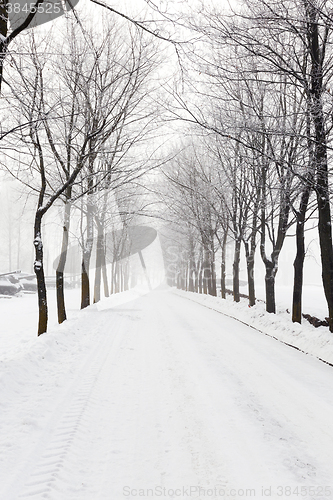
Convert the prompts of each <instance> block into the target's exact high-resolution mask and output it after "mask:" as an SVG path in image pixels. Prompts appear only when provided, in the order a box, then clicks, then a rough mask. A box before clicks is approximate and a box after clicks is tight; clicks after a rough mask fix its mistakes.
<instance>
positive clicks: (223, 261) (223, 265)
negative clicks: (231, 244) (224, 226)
mask: <svg viewBox="0 0 333 500" xmlns="http://www.w3.org/2000/svg"><path fill="white" fill-rule="evenodd" d="M227 238H228V232H227V231H225V232H224V235H223V240H222V247H221V250H222V252H221V253H222V254H221V297H222V299H225V298H226V285H225V277H226V276H225V274H226V250H227Z"/></svg>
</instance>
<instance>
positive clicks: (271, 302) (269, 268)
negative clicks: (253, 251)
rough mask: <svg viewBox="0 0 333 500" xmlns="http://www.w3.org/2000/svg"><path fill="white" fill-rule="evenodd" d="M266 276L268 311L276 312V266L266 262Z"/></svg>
mask: <svg viewBox="0 0 333 500" xmlns="http://www.w3.org/2000/svg"><path fill="white" fill-rule="evenodd" d="M265 267H266V275H265V287H266V311H267V312H269V313H274V314H275V312H276V306H275V276H276V268H275V266H274V264H273V263H272V262H270V261H266V263H265Z"/></svg>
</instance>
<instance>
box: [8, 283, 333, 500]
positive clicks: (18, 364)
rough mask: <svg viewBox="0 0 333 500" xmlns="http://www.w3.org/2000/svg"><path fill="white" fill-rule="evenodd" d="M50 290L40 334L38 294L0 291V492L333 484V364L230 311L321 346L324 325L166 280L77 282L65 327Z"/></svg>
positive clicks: (13, 495) (222, 494)
mask: <svg viewBox="0 0 333 500" xmlns="http://www.w3.org/2000/svg"><path fill="white" fill-rule="evenodd" d="M54 295H55V294H54V293H49V303H50V328H49V332H48V333H47V334H44V335H42V336H40V337H39V338H37V336H36V322H37V318H36V306H34V304H35V303H36V302H37V297H36V294H31V295H25V296H23V297H18V298H16V297H14V298H13V299H11V300H6V301H0V312H1V314H2V318H4V319H3V322H2V325H1V333H0V335H1V346H2V347H1V356H0V390H1V400H0V408H1V411H0V498H1V499H4V500H18V499H21V498H27V499H38V500H42V499H49V500H60V499H64V500H88V499H89V500H111V499H112V500H113V499H115V500H121V499H122V498H130V499H133V498H153V499H157V498H174V499H175V498H181V499H185V498H191V499H197V500H198V499H199V500H204V499H206V498H214V499H219V498H237V499H238V498H264V497H265V496H266V497H269V498H272V499H278V498H283V499H285V498H287V497H288V498H291V499H296V498H299V497H302V498H306V499H310V498H311V499H312V500H314V499H318V498H324V497H326V498H329V497H330V496H332V494H333V491H332V479H333V473H332V471H333V449H332V446H331V441H332V436H333V401H332V390H333V368H332V367H330V366H328V365H327V364H324V363H322V362H320V361H319V360H317V359H316V358H315V357H314V356H309V355H305V354H303V353H302V352H300V351H297V350H295V349H292V348H290V347H288V346H286V345H284V344H283V343H281V342H278V341H276V340H274V339H273V338H271V337H270V336H269V335H265V334H263V333H261V332H259V331H257V330H256V329H254V328H250V327H248V326H246V325H244V324H243V323H241V322H240V321H237V320H235V319H232V318H230V317H227V316H226V315H225V314H221V312H220V309H221V311H222V308H224V310H225V311H226V312H227V314H229V315H234V316H236V315H238V316H239V319H242V321H243V320H246V322H248V323H249V322H253V325H254V326H255V327H256V326H260V329H261V330H262V331H264V330H267V331H268V333H270V334H271V335H272V334H273V335H274V336H276V337H277V336H278V335H280V333H281V332H282V335H283V339H284V338H288V339H289V340H290V339H292V340H293V341H296V340H297V341H301V342H303V343H305V342H308V351H309V352H310V351H311V353H312V351H313V350H315V345H316V344H317V345H319V346H320V349H321V352H322V351H323V344H324V342H323V339H324V338H325V339H326V336H325V335H326V334H327V329H326V330H325V329H323V328H320V329H314V328H313V327H312V326H311V325H307V324H306V323H304V324H303V325H302V326H297V327H295V328H296V330H294V325H292V326H290V319H289V321H287V318H285V317H284V315H283V314H281V315H280V314H279V315H277V317H273V315H267V314H265V313H264V311H263V310H262V308H261V305H258V306H256V307H254V308H251V309H249V308H248V307H247V306H246V304H245V303H241V304H238V305H237V304H233V303H232V301H230V300H228V301H222V299H217V298H212V297H206V296H205V297H204V296H199V295H194V294H190V293H187V292H180V291H177V290H174V289H168V288H166V287H165V288H163V287H160V288H159V289H157V290H154V291H153V292H150V293H148V291H147V290H144V289H141V290H140V289H136V290H132V291H129V292H124V293H121V294H117V295H115V296H112V297H111V298H109V299H103V300H102V301H101V302H100V303H98V304H95V305H93V306H90V307H89V308H87V309H85V310H84V311H79V310H78V307H79V291H78V290H68V291H67V294H66V295H67V300H68V302H69V308H68V313H69V314H68V316H69V319H68V320H67V321H66V322H64V323H63V324H62V325H57V324H56V318H55V311H54ZM19 309H20V310H21V316H20V317H19V315H18V314H17V312H16V313H15V311H18V310H19ZM214 309H218V310H214ZM286 314H287V313H286ZM269 325H271V326H269ZM322 330H323V331H322ZM324 330H325V332H326V334H325V335H324ZM310 333H312V337H313V339H312V341H310V340H309V338H310ZM328 335H329V334H328ZM327 346H328V347H326V349H327V352H326V354H325V355H327V356H330V355H331V354H330V353H331V344H330V342H328V343H327ZM301 488H302V489H301ZM325 488H326V489H325Z"/></svg>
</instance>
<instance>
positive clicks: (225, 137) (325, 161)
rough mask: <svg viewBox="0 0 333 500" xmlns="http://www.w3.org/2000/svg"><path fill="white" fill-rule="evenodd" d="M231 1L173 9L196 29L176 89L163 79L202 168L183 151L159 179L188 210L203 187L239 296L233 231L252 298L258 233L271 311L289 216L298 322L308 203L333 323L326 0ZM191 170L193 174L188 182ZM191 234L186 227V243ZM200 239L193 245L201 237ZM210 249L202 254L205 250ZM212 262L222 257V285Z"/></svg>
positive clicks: (331, 13)
mask: <svg viewBox="0 0 333 500" xmlns="http://www.w3.org/2000/svg"><path fill="white" fill-rule="evenodd" d="M234 9H235V10H233V11H230V9H229V10H228V11H222V10H221V9H220V8H213V7H205V5H202V6H201V9H200V11H197V12H195V13H194V12H193V15H192V16H191V15H189V16H188V18H187V19H186V20H185V18H184V20H183V23H184V24H186V26H187V27H188V28H189V29H190V30H192V32H193V31H194V32H195V33H197V34H199V35H200V39H199V41H198V42H196V43H195V42H192V45H191V47H192V50H191V51H190V50H189V51H188V54H187V55H188V59H187V66H186V70H187V74H188V76H189V78H188V79H186V78H185V80H184V81H183V82H182V86H181V89H180V90H179V91H177V90H174V89H171V90H170V93H171V94H172V96H173V98H174V103H173V107H172V108H171V109H170V110H169V111H170V117H171V118H173V119H181V120H183V121H185V122H188V123H189V124H192V126H193V127H194V128H192V131H191V134H192V135H193V134H195V135H197V134H200V132H199V131H200V130H201V134H202V135H203V136H205V138H204V140H203V142H202V144H203V143H204V146H202V144H201V145H200V146H199V148H197V149H198V150H199V151H200V156H201V158H204V163H205V169H206V170H207V169H208V171H209V174H207V172H206V173H205V174H204V175H203V168H202V166H201V165H199V163H198V162H195V161H194V162H191V168H193V169H194V171H193V173H192V177H191V176H190V174H189V173H188V167H187V166H186V163H188V160H184V159H182V160H181V162H182V164H183V165H182V168H181V171H182V174H181V175H182V178H181V177H180V173H179V169H178V170H177V168H176V167H175V166H173V167H171V172H172V173H171V174H170V175H169V182H172V183H173V185H174V186H176V185H177V186H178V188H179V192H181V193H182V196H181V197H180V202H181V201H182V198H184V193H185V192H186V193H187V196H186V200H185V201H184V202H183V204H184V203H185V205H184V207H186V210H187V211H188V210H190V211H191V209H189V206H192V201H191V197H192V196H193V195H195V197H196V198H197V201H198V202H199V203H200V201H199V200H200V198H201V197H202V196H204V198H205V202H206V204H207V205H208V206H209V207H210V214H214V222H213V223H211V222H210V215H209V216H208V217H207V218H206V223H207V225H208V227H209V230H210V231H211V234H214V240H216V241H217V242H223V239H224V238H225V237H226V231H227V230H228V231H229V235H231V236H232V238H233V239H234V243H235V256H234V264H233V289H234V298H235V300H239V279H238V273H239V250H240V246H241V242H242V243H243V244H244V247H245V252H246V257H247V266H248V283H249V296H250V305H253V304H254V298H255V292H254V280H253V273H254V264H253V263H254V252H255V250H256V246H257V243H259V250H260V255H261V258H262V261H263V263H264V265H265V269H266V275H265V285H266V308H267V311H269V312H273V313H274V312H275V289H274V287H275V277H276V273H277V271H278V261H279V255H280V252H281V249H282V247H283V244H284V241H285V237H286V233H287V231H288V229H289V228H290V227H291V225H293V224H295V225H296V247H297V252H296V258H295V261H294V292H293V309H292V319H293V321H297V322H301V313H302V310H301V299H302V283H303V263H304V257H305V246H304V226H305V222H306V220H307V218H308V217H309V216H310V215H311V214H312V213H313V211H314V210H315V211H316V214H317V216H318V235H319V244H320V251H321V266H322V280H323V287H324V292H325V296H326V300H327V304H328V316H329V328H330V331H333V247H332V230H331V208H330V185H329V157H330V152H331V148H330V138H331V130H332V105H333V100H332V95H331V85H332V70H333V65H332V63H333V59H332V55H333V53H332V20H333V7H332V3H331V2H328V1H326V0H321V1H319V0H318V1H317V0H301V1H298V0H297V1H296V0H282V1H281V2H275V1H273V0H260V1H259V0H245V1H244V2H242V4H241V5H240V6H235V7H234ZM185 64H186V63H184V65H185ZM184 74H186V71H184ZM198 127H199V128H198ZM202 148H204V154H202ZM174 169H176V172H174ZM184 176H185V177H187V178H186V179H184ZM193 177H196V179H197V181H198V182H199V183H200V189H199V191H197V192H196V191H195V190H193V180H192V178H193ZM208 187H209V189H208ZM207 193H209V194H207ZM216 200H218V201H216ZM222 212H223V217H222V216H221V213H222ZM226 218H227V223H226V220H225V219H226ZM191 220H192V221H193V223H194V224H195V227H196V232H199V233H200V224H199V219H198V216H197V215H194V214H193V213H192V218H191ZM219 233H220V234H219ZM200 234H201V233H200ZM223 235H224V236H223ZM191 241H192V235H191V236H189V237H188V246H189V247H191V245H192V243H191ZM197 241H199V237H198V238H197ZM222 246H223V244H222ZM200 247H202V248H203V249H204V245H203V244H202V242H200ZM200 251H201V250H200ZM203 251H204V250H203ZM210 255H211V258H210V260H211V261H212V260H213V255H214V251H213V250H211V253H210ZM222 255H223V251H222ZM206 267H208V268H209V266H206ZM223 273H224V269H223V258H222V294H223V293H224V292H223V280H224V276H223ZM213 293H214V289H213Z"/></svg>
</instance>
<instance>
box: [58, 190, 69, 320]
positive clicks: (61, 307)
mask: <svg viewBox="0 0 333 500" xmlns="http://www.w3.org/2000/svg"><path fill="white" fill-rule="evenodd" d="M66 196H67V199H70V197H71V188H69V190H68V191H67V193H66ZM70 211H71V205H70V203H68V202H67V203H66V205H65V213H64V224H63V228H62V244H61V253H60V258H59V262H58V266H57V270H56V291H57V311H58V323H62V322H63V321H65V320H66V319H67V316H66V307H65V295H64V270H65V265H66V259H67V250H68V236H69V224H70Z"/></svg>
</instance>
